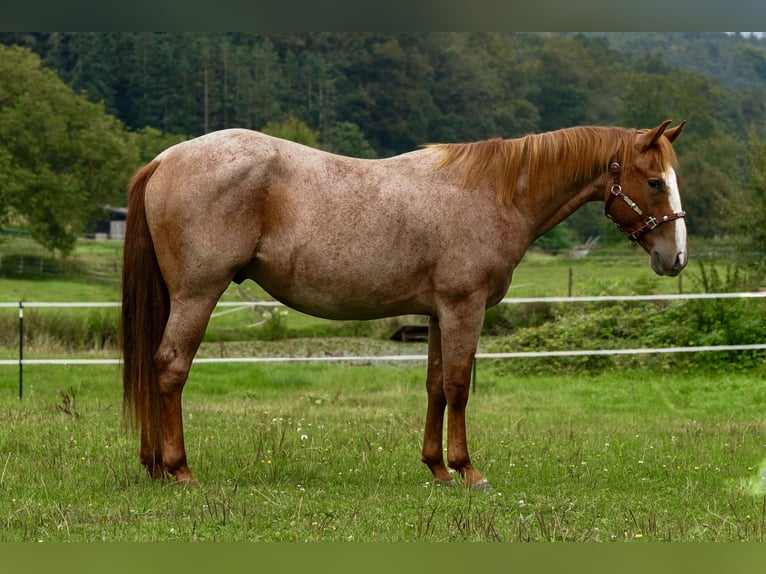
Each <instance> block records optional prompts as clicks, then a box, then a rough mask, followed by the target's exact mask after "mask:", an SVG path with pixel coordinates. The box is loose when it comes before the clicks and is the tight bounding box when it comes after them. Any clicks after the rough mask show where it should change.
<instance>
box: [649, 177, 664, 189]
mask: <svg viewBox="0 0 766 574" xmlns="http://www.w3.org/2000/svg"><path fill="white" fill-rule="evenodd" d="M649 187H651V188H652V189H656V190H658V191H659V190H661V189H662V180H661V179H650V180H649Z"/></svg>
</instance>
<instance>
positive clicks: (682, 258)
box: [675, 251, 686, 269]
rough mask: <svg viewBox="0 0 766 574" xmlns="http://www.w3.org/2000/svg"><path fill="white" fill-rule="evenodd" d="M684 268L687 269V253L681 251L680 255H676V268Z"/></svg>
mask: <svg viewBox="0 0 766 574" xmlns="http://www.w3.org/2000/svg"><path fill="white" fill-rule="evenodd" d="M684 267H686V253H684V252H683V251H679V252H678V255H676V263H675V268H676V269H683V268H684Z"/></svg>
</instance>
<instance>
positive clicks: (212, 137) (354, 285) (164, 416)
mask: <svg viewBox="0 0 766 574" xmlns="http://www.w3.org/2000/svg"><path fill="white" fill-rule="evenodd" d="M669 124H670V122H669V121H668V122H665V123H663V124H662V125H660V126H658V127H656V128H654V129H652V130H633V129H625V128H618V127H574V128H567V129H563V130H559V131H554V132H550V133H544V134H538V135H528V136H525V137H523V138H519V139H508V140H504V139H493V140H487V141H480V142H475V143H466V144H439V145H431V146H426V147H424V148H423V149H419V150H417V151H413V152H410V153H406V154H403V155H400V156H396V157H392V158H388V159H380V160H361V159H353V158H349V157H343V156H337V155H333V154H330V153H326V152H323V151H319V150H316V149H312V148H308V147H305V146H303V145H299V144H296V143H293V142H289V141H285V140H282V139H278V138H274V137H270V136H268V135H265V134H262V133H258V132H253V131H248V130H241V129H233V130H224V131H219V132H214V133H210V134H207V135H204V136H201V137H199V138H196V139H193V140H190V141H187V142H184V143H180V144H178V145H175V146H173V147H171V148H168V149H167V150H165V151H164V152H162V153H161V154H160V155H159V156H157V157H156V158H155V159H154V160H153V161H151V162H150V163H148V164H147V165H146V166H144V167H143V168H142V169H141V170H140V171H139V172H138V173H137V174H136V175H135V176H134V177H133V180H132V181H131V184H130V190H129V193H130V195H129V204H128V218H127V229H126V237H125V252H124V262H123V285H122V295H123V302H122V351H123V361H124V371H123V377H124V381H123V384H124V406H125V413H126V417H127V418H128V419H129V420H130V421H131V422H134V423H135V425H136V426H137V427H138V428H140V434H141V449H140V460H141V463H142V464H143V465H144V466H146V468H147V470H148V471H149V474H150V475H151V476H152V477H155V478H160V477H164V476H168V475H172V476H174V477H175V478H176V479H177V480H178V481H182V482H193V481H194V478H193V476H192V473H191V471H190V470H189V466H188V464H187V459H186V450H185V448H184V438H183V424H182V414H181V393H182V390H183V387H184V384H185V382H186V379H187V376H188V373H189V369H190V367H191V364H192V359H193V358H194V355H195V353H196V352H197V349H198V347H199V345H200V342H201V340H202V337H203V334H204V332H205V329H206V327H207V324H208V320H209V318H210V314H211V312H212V310H213V308H214V307H215V305H216V303H217V301H218V299H219V297H220V296H221V294H222V293H223V292H224V290H225V289H226V288H227V286H228V285H229V284H230V282H232V281H235V282H242V281H244V280H245V279H252V280H253V281H255V282H257V283H258V284H259V285H261V286H262V287H263V288H264V289H265V290H266V291H267V292H269V293H270V294H271V295H272V296H273V297H274V298H275V299H277V300H279V301H281V302H283V303H285V304H286V305H288V306H289V307H292V308H294V309H297V310H299V311H302V312H304V313H308V314H311V315H316V316H319V317H324V318H328V319H373V318H381V317H389V316H395V315H403V314H421V315H425V316H427V317H429V341H428V365H427V375H426V389H427V395H428V409H427V413H426V420H425V436H424V439H423V450H422V460H423V462H424V463H425V464H426V465H427V466H428V468H429V469H430V470H431V472H432V473H433V478H434V480H435V481H436V482H437V483H446V484H454V479H453V478H452V475H451V474H450V473H449V471H448V470H447V466H445V464H444V459H443V456H442V430H443V425H444V411H445V408H446V410H447V463H448V464H449V466H450V467H451V468H453V469H455V470H456V471H457V472H458V473H459V475H460V476H461V477H462V480H463V482H464V484H465V485H466V486H469V487H472V488H476V489H488V488H490V486H489V484H488V482H487V480H486V479H485V478H484V476H483V475H482V474H481V473H480V472H479V471H478V470H476V469H475V468H474V467H473V465H472V464H471V459H470V457H469V455H468V446H467V442H466V428H465V410H466V403H467V401H468V394H469V378H470V374H471V367H472V362H473V357H474V353H475V351H476V347H477V342H478V339H479V332H480V330H481V327H482V322H483V319H484V312H485V310H486V309H487V308H488V307H490V306H492V305H495V304H496V303H498V302H499V301H500V300H501V299H502V298H503V296H504V295H505V293H506V291H507V290H508V287H509V285H510V282H511V275H512V273H513V270H514V268H515V267H516V265H517V264H518V263H519V261H521V259H522V256H523V255H524V252H525V251H526V249H527V247H528V246H529V245H530V244H531V243H532V241H534V240H535V239H536V238H537V237H539V236H541V235H542V234H544V233H545V232H546V231H548V230H549V229H551V228H552V227H554V226H555V225H556V224H558V223H559V222H561V221H562V220H563V219H565V218H566V217H567V216H569V215H570V214H571V213H572V212H574V211H575V210H576V209H577V208H579V207H580V206H581V205H583V204H584V203H586V202H589V201H594V200H601V201H605V202H606V214H607V215H608V216H609V217H610V218H612V219H613V220H614V221H615V223H617V225H618V226H619V227H620V228H621V229H622V230H623V231H624V232H625V233H626V234H627V235H628V237H629V238H630V239H631V241H633V242H635V243H638V244H639V245H641V246H642V247H643V248H644V249H645V250H646V251H647V253H649V254H650V255H651V267H652V269H653V270H654V271H655V272H656V273H658V274H660V275H670V276H674V275H677V274H678V273H680V271H681V270H682V269H683V268H684V266H685V265H686V263H687V259H688V255H687V246H686V227H685V223H684V219H683V217H684V212H683V211H682V208H681V200H680V197H679V192H678V184H677V179H676V174H675V170H674V166H675V153H674V151H673V148H672V145H671V144H672V142H673V141H674V140H675V139H676V138H677V137H678V135H679V134H680V133H681V130H682V129H683V125H684V124H683V123H682V124H680V125H679V126H677V127H675V128H668V125H669Z"/></svg>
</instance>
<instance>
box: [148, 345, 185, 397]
mask: <svg viewBox="0 0 766 574" xmlns="http://www.w3.org/2000/svg"><path fill="white" fill-rule="evenodd" d="M155 361H156V365H157V376H158V379H159V388H160V393H162V394H163V395H168V394H171V395H172V394H175V393H177V392H180V391H181V390H182V389H183V386H184V384H185V383H186V378H187V377H188V375H189V367H190V366H191V361H187V360H185V359H183V358H181V357H179V356H178V355H177V354H176V353H174V352H163V351H158V352H157V355H156V357H155Z"/></svg>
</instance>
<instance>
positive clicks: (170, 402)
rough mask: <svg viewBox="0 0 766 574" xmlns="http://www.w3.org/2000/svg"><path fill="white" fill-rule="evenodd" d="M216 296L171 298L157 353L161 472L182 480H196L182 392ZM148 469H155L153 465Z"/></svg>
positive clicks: (190, 481)
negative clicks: (189, 461)
mask: <svg viewBox="0 0 766 574" xmlns="http://www.w3.org/2000/svg"><path fill="white" fill-rule="evenodd" d="M216 300H217V299H216V298H209V299H208V298H205V299H204V300H194V301H187V302H184V303H178V302H171V309H170V317H169V318H168V323H167V326H166V328H165V333H164V334H163V337H162V342H161V343H160V347H159V349H158V350H157V354H156V355H155V359H156V361H157V368H158V377H159V409H160V412H161V431H162V440H161V458H162V472H163V473H168V474H171V475H172V476H173V477H175V479H176V480H177V481H179V482H187V483H193V482H195V480H194V477H193V475H192V473H191V471H190V470H189V466H188V464H187V461H186V448H185V447H184V431H183V416H182V409H181V394H182V392H183V388H184V385H185V384H186V379H187V378H188V376H189V369H190V368H191V364H192V360H193V359H194V355H195V353H196V352H197V349H198V348H199V345H200V343H201V342H202V337H203V335H204V334H205V329H206V327H207V323H208V320H209V317H210V313H211V311H212V309H213V307H215V303H216ZM145 464H146V463H145ZM147 468H148V467H147ZM148 470H149V471H150V472H152V469H151V468H148ZM157 474H158V471H155V472H154V473H153V475H154V476H157Z"/></svg>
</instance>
